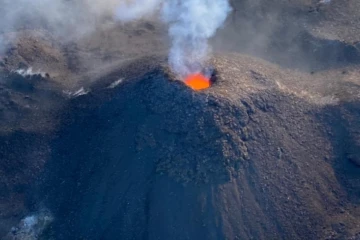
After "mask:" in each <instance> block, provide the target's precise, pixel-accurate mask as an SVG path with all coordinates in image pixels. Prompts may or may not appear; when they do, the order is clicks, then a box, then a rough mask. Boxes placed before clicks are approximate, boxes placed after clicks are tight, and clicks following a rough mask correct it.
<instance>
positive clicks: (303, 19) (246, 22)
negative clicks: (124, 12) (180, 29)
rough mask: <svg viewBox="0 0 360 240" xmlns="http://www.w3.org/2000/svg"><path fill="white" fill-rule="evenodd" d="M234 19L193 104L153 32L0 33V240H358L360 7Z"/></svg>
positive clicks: (256, 11) (130, 28)
mask: <svg viewBox="0 0 360 240" xmlns="http://www.w3.org/2000/svg"><path fill="white" fill-rule="evenodd" d="M70 2H71V1H70ZM80 2H81V1H80ZM84 2H86V3H87V2H88V1H84ZM109 2H111V1H109ZM231 3H232V6H233V8H234V10H235V11H233V12H232V13H231V15H230V16H229V18H228V19H227V22H226V24H225V26H224V27H223V28H222V29H220V30H219V32H218V34H217V35H216V36H215V37H214V38H213V39H211V42H212V46H213V47H214V56H213V58H212V59H211V61H210V65H211V66H212V67H214V68H215V69H216V71H217V76H216V77H217V78H216V82H215V83H214V84H213V86H212V87H211V88H209V89H207V90H204V91H200V92H197V91H193V90H191V89H190V88H188V87H186V86H185V85H184V84H183V83H182V82H180V81H178V80H176V79H175V78H174V77H173V75H172V73H171V72H170V71H169V68H168V64H167V57H166V54H167V51H168V46H169V40H168V39H167V37H166V28H165V26H164V25H163V24H160V23H158V22H157V21H154V20H147V19H146V20H140V21H136V22H132V23H128V24H121V23H118V22H116V21H113V20H111V19H108V18H107V16H102V17H101V18H100V17H99V18H98V21H97V22H94V23H91V24H93V25H91V26H92V28H91V29H90V30H89V31H88V32H86V33H82V34H81V36H80V35H79V36H78V35H76V34H74V35H75V37H73V36H71V38H69V39H67V38H66V36H70V35H68V29H66V31H65V30H63V31H64V32H65V33H66V34H64V33H63V32H61V33H59V31H54V30H53V29H52V26H53V25H51V24H48V25H47V24H43V22H45V23H46V20H47V18H45V19H40V20H37V19H35V20H36V21H35V20H34V19H30V20H31V21H30V20H28V21H27V22H26V24H23V25H22V24H21V23H17V25H14V26H13V28H12V29H5V28H3V31H2V34H1V36H0V39H1V43H2V44H1V46H2V47H1V48H0V50H1V51H0V122H1V124H0V159H1V162H0V238H1V239H3V238H4V239H353V240H355V239H360V211H359V204H360V197H359V196H360V130H359V129H360V80H359V79H360V78H359V77H360V73H359V65H358V63H359V60H360V53H359V44H358V41H359V39H358V36H359V34H358V33H359V27H358V26H360V25H359V13H358V11H356V9H359V7H360V6H359V3H358V2H357V1H355V0H349V1H346V2H344V1H336V0H333V1H330V3H327V4H324V3H319V2H318V1H302V0H293V1H276V0H272V1H260V0H258V1H235V0H234V1H231ZM7 4H8V3H7ZM4 6H5V5H4ZM4 9H5V8H4ZM89 11H90V10H89ZM92 11H93V10H91V11H90V12H91V13H94V12H92ZM96 13H98V11H96ZM85 20H86V19H85ZM87 26H88V25H87Z"/></svg>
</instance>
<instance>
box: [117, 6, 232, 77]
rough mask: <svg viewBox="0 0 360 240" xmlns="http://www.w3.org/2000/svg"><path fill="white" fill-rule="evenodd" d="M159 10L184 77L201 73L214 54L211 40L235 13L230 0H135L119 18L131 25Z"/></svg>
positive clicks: (177, 68)
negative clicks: (129, 22) (229, 16)
mask: <svg viewBox="0 0 360 240" xmlns="http://www.w3.org/2000/svg"><path fill="white" fill-rule="evenodd" d="M157 11H159V13H160V16H161V20H162V21H163V22H165V23H167V24H168V25H169V36H170V38H171V41H172V45H171V49H170V53H169V64H170V67H171V68H172V70H173V71H174V72H175V73H176V74H178V75H179V76H180V77H184V76H186V75H188V74H189V73H194V72H199V71H201V69H202V65H203V63H204V62H205V61H206V60H207V58H208V56H209V53H210V52H211V48H210V46H209V44H208V40H209V38H211V37H212V36H213V35H214V34H215V32H216V30H217V29H218V28H219V27H221V25H222V24H223V23H224V22H225V20H226V18H227V15H228V14H229V12H230V11H231V8H230V5H229V3H228V0H134V1H131V2H127V3H123V4H121V5H120V6H119V8H118V10H117V17H118V19H119V20H121V21H124V22H127V21H132V20H135V19H139V18H142V17H145V16H147V15H150V14H153V13H156V12H157Z"/></svg>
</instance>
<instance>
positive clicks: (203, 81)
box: [184, 73, 211, 90]
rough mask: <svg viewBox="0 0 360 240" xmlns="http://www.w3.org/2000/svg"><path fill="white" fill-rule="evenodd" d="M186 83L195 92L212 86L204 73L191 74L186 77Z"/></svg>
mask: <svg viewBox="0 0 360 240" xmlns="http://www.w3.org/2000/svg"><path fill="white" fill-rule="evenodd" d="M184 83H185V84H186V85H187V86H189V87H191V88H192V89H194V90H202V89H206V88H209V87H210V85H211V83H210V79H209V78H207V77H206V76H204V75H203V74H202V73H194V74H190V75H189V76H187V77H186V79H185V81H184Z"/></svg>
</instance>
